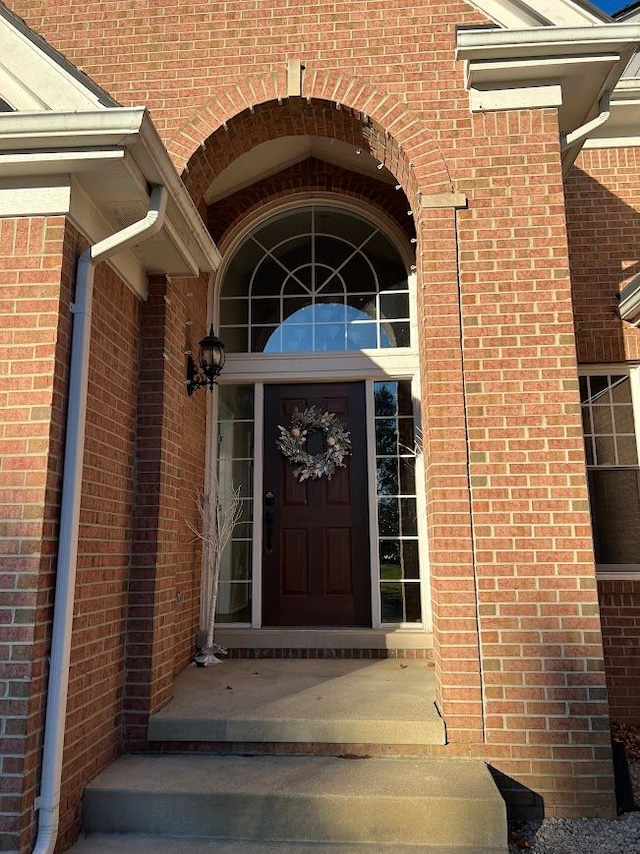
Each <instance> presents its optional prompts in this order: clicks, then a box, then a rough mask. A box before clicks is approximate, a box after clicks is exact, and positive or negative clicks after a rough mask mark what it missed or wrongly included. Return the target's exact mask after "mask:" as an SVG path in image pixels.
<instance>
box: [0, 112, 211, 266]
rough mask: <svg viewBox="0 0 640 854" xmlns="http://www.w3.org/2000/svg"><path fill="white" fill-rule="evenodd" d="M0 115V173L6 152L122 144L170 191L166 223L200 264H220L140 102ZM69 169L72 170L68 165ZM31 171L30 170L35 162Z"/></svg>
mask: <svg viewBox="0 0 640 854" xmlns="http://www.w3.org/2000/svg"><path fill="white" fill-rule="evenodd" d="M1 115H2V121H1V122H0V177H2V154H5V153H13V154H16V153H19V154H34V155H36V154H40V155H42V156H43V157H44V158H46V155H47V154H50V153H51V152H55V153H56V154H57V155H58V156H60V155H61V154H62V153H68V154H69V155H70V157H73V156H74V155H77V154H80V155H84V156H85V157H89V155H90V154H91V153H92V152H95V153H96V154H100V153H102V154H104V155H105V156H108V155H109V154H112V155H113V153H114V152H115V151H118V150H122V149H126V150H127V151H129V152H130V154H131V157H132V159H133V160H134V161H135V163H136V164H137V166H138V168H139V169H140V171H141V172H142V174H143V175H144V178H145V180H146V181H147V183H148V184H151V185H156V184H162V185H163V186H164V187H166V188H167V190H168V191H169V199H168V207H169V211H168V217H167V224H169V222H174V221H175V222H174V224H175V225H176V226H177V227H178V229H179V233H180V235H181V238H182V241H183V242H184V243H185V245H187V246H189V248H190V249H191V254H192V255H194V256H195V260H196V261H197V266H198V267H199V269H200V270H208V271H213V270H216V269H217V268H218V267H219V266H220V261H221V255H220V252H219V251H218V248H217V247H216V245H215V244H214V242H213V240H212V239H211V235H210V234H209V232H208V231H207V229H206V227H205V225H204V223H203V221H202V218H201V216H200V214H199V213H198V209H197V208H196V206H195V204H194V203H193V200H192V198H191V196H190V195H189V193H188V192H187V190H186V188H185V186H184V184H183V182H182V180H181V178H180V176H179V174H178V172H177V171H176V168H175V166H174V164H173V161H172V160H171V158H170V157H169V155H168V153H167V151H166V148H165V147H164V145H163V143H162V140H161V138H160V136H159V135H158V133H157V131H156V129H155V127H154V125H153V122H152V121H151V118H150V116H149V114H148V112H147V110H146V109H145V108H144V107H116V108H113V109H108V110H89V111H87V112H51V111H45V112H33V113H26V112H23V113H2V114H1ZM77 162H78V168H82V169H83V170H84V169H86V165H83V164H82V162H81V159H79V160H78V161H77ZM69 171H71V172H73V171H75V169H74V168H73V166H72V165H70V167H69ZM31 174H35V165H34V166H33V167H32V169H31ZM176 214H177V216H176ZM191 268H192V274H193V275H196V274H197V272H198V269H194V265H193V264H192V265H191Z"/></svg>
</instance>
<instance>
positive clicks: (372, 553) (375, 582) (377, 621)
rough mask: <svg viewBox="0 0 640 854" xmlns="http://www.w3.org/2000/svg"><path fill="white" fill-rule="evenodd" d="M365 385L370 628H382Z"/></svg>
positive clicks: (371, 406)
mask: <svg viewBox="0 0 640 854" xmlns="http://www.w3.org/2000/svg"><path fill="white" fill-rule="evenodd" d="M364 386H365V410H366V418H365V425H366V427H365V441H366V443H367V481H368V482H367V491H368V497H369V578H370V580H371V628H372V629H380V628H382V602H381V597H380V561H379V560H378V549H379V545H378V514H377V509H378V495H377V490H376V435H375V427H376V425H375V399H374V390H373V380H367V381H366V382H365V384H364Z"/></svg>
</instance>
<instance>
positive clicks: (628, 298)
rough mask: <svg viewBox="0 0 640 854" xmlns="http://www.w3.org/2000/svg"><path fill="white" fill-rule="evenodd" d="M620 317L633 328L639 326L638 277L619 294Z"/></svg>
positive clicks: (639, 281)
mask: <svg viewBox="0 0 640 854" xmlns="http://www.w3.org/2000/svg"><path fill="white" fill-rule="evenodd" d="M619 310H620V317H621V318H622V319H623V320H626V321H627V322H628V323H631V324H633V325H634V326H638V325H640V276H636V277H635V278H634V279H632V280H631V281H630V282H629V284H628V285H627V286H626V287H624V288H623V289H622V291H621V292H620V309H619Z"/></svg>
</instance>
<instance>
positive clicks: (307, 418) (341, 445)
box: [276, 406, 351, 483]
mask: <svg viewBox="0 0 640 854" xmlns="http://www.w3.org/2000/svg"><path fill="white" fill-rule="evenodd" d="M278 430H279V431H280V438H279V439H277V440H276V446H277V447H278V448H279V449H280V450H281V452H282V453H283V454H284V456H285V457H286V458H287V459H288V460H289V461H290V462H291V463H293V464H294V465H295V466H297V467H296V468H295V469H294V470H293V474H294V476H295V477H297V478H298V480H299V481H300V482H301V483H302V481H304V480H308V479H309V478H311V479H312V480H314V479H316V478H320V477H326V478H327V479H328V480H331V478H332V477H333V474H334V472H335V470H336V469H337V468H340V467H342V466H345V465H346V463H345V459H346V458H347V457H348V456H349V454H350V453H351V439H350V438H349V435H350V433H349V431H348V430H345V429H344V426H343V425H342V423H341V421H340V419H339V418H338V417H337V416H336V414H335V412H328V411H326V410H321V409H319V407H317V406H310V407H309V408H308V409H305V410H304V411H303V412H300V411H299V410H298V409H296V410H294V413H293V415H292V416H291V425H290V427H289V429H287V428H286V427H280V426H278ZM316 430H322V432H323V433H324V439H325V445H326V448H325V450H324V451H323V452H322V453H321V454H308V453H307V452H306V451H305V445H306V442H307V436H308V435H309V434H311V433H315V432H316Z"/></svg>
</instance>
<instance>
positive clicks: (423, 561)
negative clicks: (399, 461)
mask: <svg viewBox="0 0 640 854" xmlns="http://www.w3.org/2000/svg"><path fill="white" fill-rule="evenodd" d="M411 397H412V399H413V402H414V403H413V423H414V429H415V435H416V443H417V444H419V446H420V453H416V473H415V477H416V510H417V513H418V560H419V563H420V595H421V607H422V625H423V627H424V630H425V631H427V632H430V631H432V630H433V615H432V612H431V563H430V561H429V531H428V523H427V486H426V479H425V475H426V473H425V467H424V446H423V439H424V433H423V430H422V419H421V406H420V401H421V399H422V389H421V383H420V375H419V374H418V373H416V374H414V376H413V378H412V380H411Z"/></svg>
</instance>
